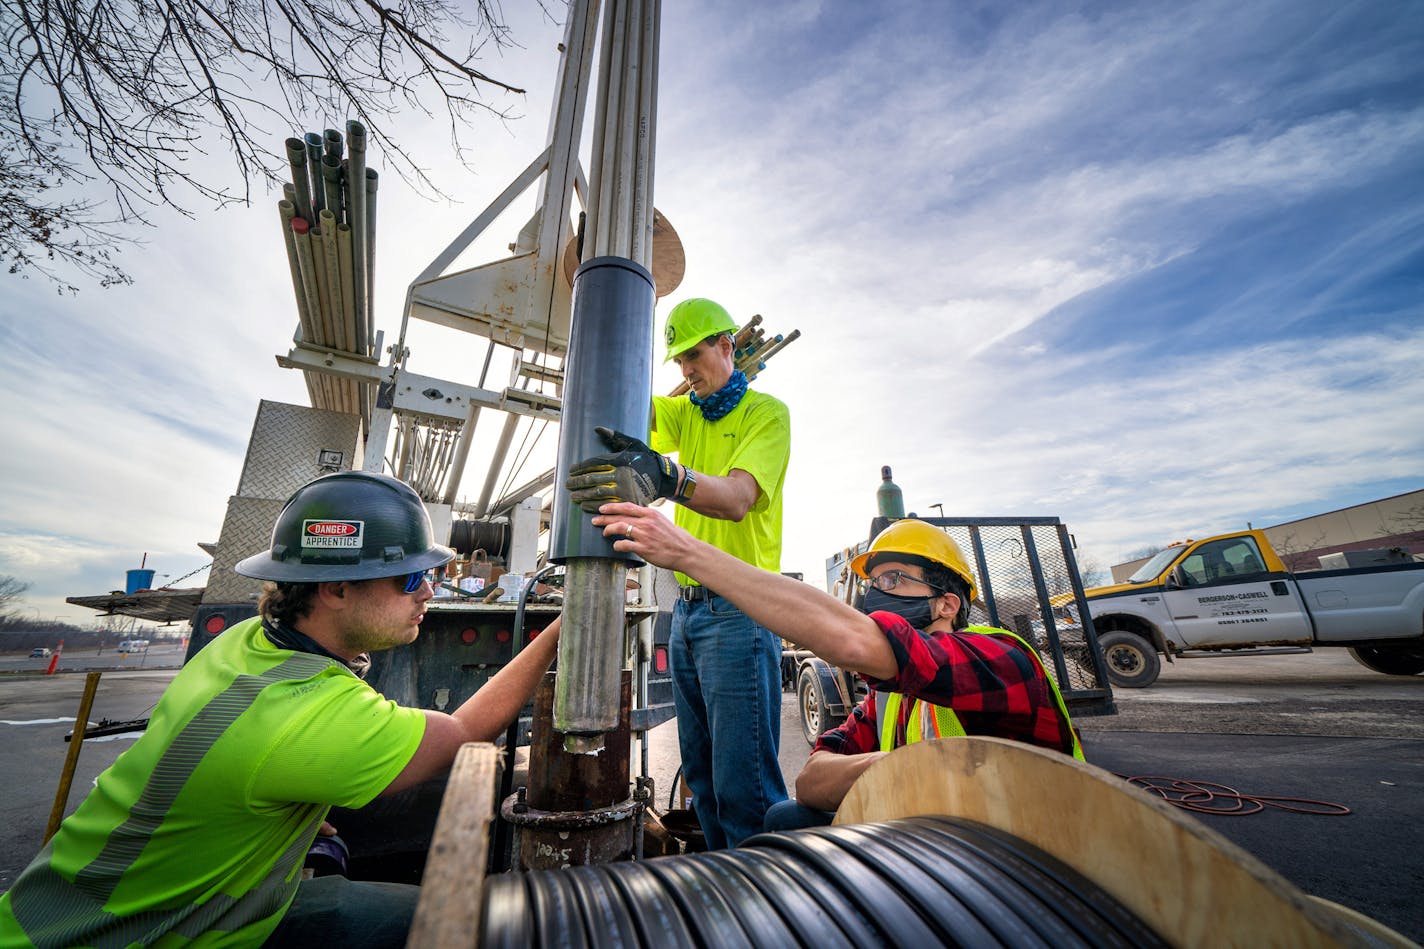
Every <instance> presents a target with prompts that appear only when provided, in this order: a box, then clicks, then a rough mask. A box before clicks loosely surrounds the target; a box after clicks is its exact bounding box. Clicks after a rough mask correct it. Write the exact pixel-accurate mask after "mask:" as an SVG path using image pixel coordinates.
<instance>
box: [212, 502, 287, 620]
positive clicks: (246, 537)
mask: <svg viewBox="0 0 1424 949" xmlns="http://www.w3.org/2000/svg"><path fill="white" fill-rule="evenodd" d="M286 500H287V499H286V497H285V496H284V497H283V498H282V499H281V500H271V499H268V498H243V497H232V498H228V502H227V515H226V516H225V517H224V518H223V526H222V534H221V535H220V536H219V538H218V549H217V552H216V553H215V554H214V555H213V568H212V569H211V570H209V571H208V585H207V588H206V589H205V590H204V591H203V603H204V604H209V603H251V604H253V605H256V603H257V596H258V594H260V593H261V592H262V581H261V580H253V579H251V578H249V577H240V576H238V575H237V574H236V573H234V572H233V569H232V568H233V566H234V565H235V564H236V563H237V562H238V561H239V560H242V559H243V558H244V557H250V556H251V555H253V554H255V553H260V552H261V551H264V550H266V549H267V548H268V546H269V545H270V544H271V543H272V524H273V523H274V522H275V521H276V520H277V515H278V514H280V513H281V512H282V505H283V504H285V503H286Z"/></svg>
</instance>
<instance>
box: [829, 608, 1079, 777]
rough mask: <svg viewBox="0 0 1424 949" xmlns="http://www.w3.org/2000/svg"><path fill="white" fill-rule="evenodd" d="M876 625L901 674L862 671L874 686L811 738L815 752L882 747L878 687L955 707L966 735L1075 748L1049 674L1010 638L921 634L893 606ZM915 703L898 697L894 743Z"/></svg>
mask: <svg viewBox="0 0 1424 949" xmlns="http://www.w3.org/2000/svg"><path fill="white" fill-rule="evenodd" d="M870 618H871V619H873V620H875V622H876V623H877V624H878V625H879V626H880V629H881V630H882V631H883V632H884V633H885V638H886V639H888V640H889V641H890V648H891V649H893V650H894V651H895V661H896V663H897V664H899V666H900V672H899V674H898V675H896V676H893V677H892V678H889V679H883V680H877V679H874V678H871V677H870V676H866V677H865V679H866V681H867V682H869V683H870V688H871V690H872V691H871V693H870V695H869V697H867V698H866V700H865V701H864V702H861V703H860V704H859V705H858V706H856V708H855V710H854V711H853V712H852V713H851V715H850V717H849V718H847V719H846V720H845V722H844V723H843V724H842V725H841V726H840V727H839V728H836V729H834V730H832V731H829V732H826V734H824V735H822V736H821V737H820V739H819V740H818V741H817V742H816V749H815V750H816V751H829V752H832V753H834V754H838V755H855V754H863V753H865V752H868V751H879V750H880V735H879V734H878V733H877V732H876V730H875V691H874V690H876V689H881V690H884V691H887V692H900V693H903V694H904V695H905V696H907V697H909V698H916V699H921V700H923V701H925V702H932V703H933V704H935V705H940V706H943V707H945V708H950V709H953V710H954V712H955V714H956V715H958V716H959V721H960V723H961V724H963V725H964V731H965V732H966V733H967V734H970V735H989V736H991V737H994V738H1011V739H1013V740H1015V741H1022V742H1027V743H1028V744H1030V745H1039V746H1041V747H1044V748H1054V749H1057V750H1058V751H1062V752H1064V753H1065V754H1070V755H1071V754H1072V753H1073V736H1072V732H1071V730H1070V728H1069V725H1068V720H1067V719H1066V718H1065V717H1064V716H1063V714H1062V713H1061V712H1059V710H1058V703H1057V702H1055V701H1054V698H1053V690H1052V688H1051V687H1050V686H1049V683H1048V680H1047V679H1045V678H1044V676H1043V674H1042V673H1040V672H1039V669H1038V664H1037V663H1035V662H1034V661H1033V660H1032V659H1031V658H1029V657H1028V656H1027V655H1026V654H1025V653H1024V650H1023V647H1022V646H1020V645H1019V644H1018V642H1017V641H1015V640H1014V639H1013V637H1011V636H1008V635H1004V636H995V635H992V634H986V633H971V632H966V631H963V630H961V631H959V632H954V633H938V632H936V633H923V632H920V631H919V630H917V629H915V628H914V627H912V626H911V625H910V624H909V623H907V622H905V621H904V620H903V619H901V618H900V617H899V616H896V615H895V614H894V613H884V612H876V613H871V614H870ZM912 705H913V703H912V702H902V703H900V714H899V716H898V721H897V722H896V725H895V747H897V748H898V747H900V746H901V745H903V744H904V743H905V723H906V720H907V718H908V716H909V713H910V708H911V706H912Z"/></svg>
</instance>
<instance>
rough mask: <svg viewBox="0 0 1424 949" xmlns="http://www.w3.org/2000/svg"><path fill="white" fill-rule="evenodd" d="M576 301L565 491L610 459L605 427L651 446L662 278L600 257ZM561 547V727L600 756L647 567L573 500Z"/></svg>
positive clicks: (557, 555) (577, 278)
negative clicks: (627, 628)
mask: <svg viewBox="0 0 1424 949" xmlns="http://www.w3.org/2000/svg"><path fill="white" fill-rule="evenodd" d="M573 292H574V300H573V321H572V329H571V332H570V339H569V351H568V357H567V359H566V360H565V362H564V370H565V378H564V403H563V418H562V419H561V420H560V425H559V462H558V472H559V474H558V480H559V483H560V484H562V482H563V481H565V480H566V479H567V477H568V472H569V469H570V468H571V467H572V466H573V465H575V464H577V463H578V462H579V461H582V460H583V459H584V458H588V457H589V456H591V455H597V454H602V453H603V452H606V451H607V450H608V447H607V446H606V445H604V444H603V442H602V440H601V439H600V438H599V437H598V433H597V432H595V431H594V428H595V427H596V426H606V427H608V428H613V429H617V430H618V431H621V432H627V433H629V434H631V435H634V436H636V437H640V438H641V437H646V436H647V434H648V430H649V428H650V426H651V420H652V418H651V416H652V352H653V306H654V303H655V299H654V296H653V278H652V274H650V273H648V271H647V270H645V269H644V268H643V267H641V266H639V265H638V264H636V263H634V262H633V261H631V260H628V259H626V258H622V257H595V258H594V259H592V260H589V261H586V262H585V263H584V264H582V265H581V266H580V267H579V268H578V270H577V271H576V272H575V273H574V291H573ZM551 538H552V539H551V540H550V544H549V559H550V560H551V561H553V562H554V563H565V564H567V565H568V574H567V577H566V578H565V583H564V590H565V597H564V611H565V612H564V626H563V632H562V633H561V634H560V636H559V666H558V668H559V677H558V683H557V685H556V687H555V692H554V727H555V728H556V729H557V730H558V731H560V732H563V733H564V734H565V735H568V736H571V737H570V745H569V747H570V750H576V748H577V750H582V751H591V750H596V748H598V747H601V745H600V743H599V742H598V741H597V740H596V739H593V738H592V736H596V735H601V734H603V733H606V732H610V731H612V730H613V729H614V728H616V727H617V724H618V674H619V671H620V670H621V668H622V663H623V638H624V629H623V626H624V624H623V612H624V604H625V603H626V600H627V593H626V584H627V566H628V564H630V563H632V564H638V563H640V562H641V561H639V560H638V558H636V557H634V556H633V555H631V554H627V553H621V552H618V551H615V550H614V549H613V544H612V542H611V541H609V540H608V539H607V538H605V537H604V536H603V531H601V530H600V529H598V528H596V527H594V526H593V523H592V519H591V515H589V514H586V513H584V511H583V510H582V509H581V508H579V506H578V505H576V504H574V503H573V502H572V501H571V500H570V498H569V494H568V492H567V491H564V490H559V491H557V492H556V493H555V495H554V510H553V527H552V532H551ZM584 738H587V739H588V740H587V741H585V740H583V739H584Z"/></svg>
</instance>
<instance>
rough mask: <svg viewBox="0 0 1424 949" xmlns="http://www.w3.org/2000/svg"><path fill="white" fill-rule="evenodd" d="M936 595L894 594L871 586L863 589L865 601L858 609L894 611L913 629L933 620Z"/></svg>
mask: <svg viewBox="0 0 1424 949" xmlns="http://www.w3.org/2000/svg"><path fill="white" fill-rule="evenodd" d="M937 599H939V597H937V596H896V595H895V594H893V593H886V592H885V591H884V590H879V589H876V588H875V587H871V588H870V589H869V590H866V591H865V602H863V603H862V604H861V605H860V611H861V612H862V613H865V614H867V615H869V614H870V613H875V612H877V611H879V612H885V613H894V614H895V615H896V616H898V617H900V618H901V619H903V620H904V621H905V622H907V623H909V624H910V625H911V626H913V627H915V629H924V628H926V627H927V626H929V625H930V623H933V622H934V601H935V600H937Z"/></svg>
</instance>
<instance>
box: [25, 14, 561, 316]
mask: <svg viewBox="0 0 1424 949" xmlns="http://www.w3.org/2000/svg"><path fill="white" fill-rule="evenodd" d="M540 2H541V6H542V5H543V0H540ZM545 13H546V15H547V14H548V10H547V9H546V10H545ZM451 36H457V37H460V38H461V40H460V41H461V42H465V43H466V45H465V46H464V47H463V49H461V48H460V47H458V46H456V45H454V44H453V42H452V40H451V39H450V37H451ZM466 38H467V39H466ZM491 44H492V46H493V48H494V49H495V50H498V49H501V48H505V47H508V46H510V45H512V44H513V41H512V39H511V38H510V35H509V30H508V27H506V26H505V25H504V23H503V17H502V13H501V10H500V6H499V0H476V2H475V3H474V4H473V9H472V10H470V11H469V14H468V15H467V14H466V12H465V5H464V4H461V3H459V0H400V2H398V3H395V4H389V5H388V4H385V3H381V2H378V0H158V2H153V0H0V158H3V159H4V166H3V168H0V225H4V232H3V233H0V263H3V264H4V265H5V266H6V267H7V268H8V269H9V271H10V272H11V273H12V274H18V275H21V276H25V275H28V273H30V272H32V271H33V272H38V273H41V274H43V275H44V276H46V277H47V278H48V279H50V280H51V281H53V282H55V283H56V285H58V286H59V287H60V289H61V290H65V289H67V290H71V291H73V290H74V289H75V288H74V287H72V286H70V285H67V284H65V283H64V282H63V280H62V279H61V278H60V277H59V275H58V271H57V268H58V267H59V266H60V265H63V266H65V267H71V268H76V269H78V270H79V272H81V273H83V274H84V275H85V276H87V277H90V278H93V279H97V280H98V281H99V282H100V283H101V284H103V285H108V284H112V283H123V282H128V281H129V278H128V276H127V275H126V274H125V273H124V272H123V271H122V269H120V268H119V267H118V265H117V264H116V263H115V262H114V261H113V260H112V259H111V257H110V253H111V251H112V248H113V247H114V246H115V245H116V244H118V243H120V242H121V241H122V240H125V239H126V238H121V237H119V236H118V234H119V232H118V231H117V230H116V229H115V228H116V227H117V225H119V224H121V223H123V224H133V223H138V224H148V223H149V219H148V214H149V213H151V211H152V210H153V209H154V208H158V207H164V206H166V207H170V208H173V209H175V210H177V211H179V212H181V213H183V214H185V215H189V216H191V215H192V214H193V213H194V207H193V203H194V200H193V199H194V198H196V199H197V201H198V203H204V204H212V205H214V206H219V207H220V206H222V205H225V204H229V203H233V202H239V203H245V202H247V201H248V200H249V199H250V197H251V194H252V184H253V181H254V179H258V180H261V179H266V180H267V181H268V182H269V183H272V184H276V183H277V182H279V181H280V180H282V173H283V170H284V168H285V154H284V153H283V151H282V149H281V148H280V143H281V142H282V140H283V139H285V138H286V137H287V136H289V135H290V134H292V133H291V129H293V128H301V127H303V126H304V125H306V124H309V122H310V120H311V117H312V116H318V117H320V116H327V117H328V118H327V119H325V120H324V121H326V122H329V123H331V124H336V123H337V122H339V121H343V120H345V119H346V118H356V119H359V120H360V121H361V122H362V124H363V125H365V127H366V130H367V135H368V140H369V141H370V142H371V147H372V148H373V149H374V150H375V151H376V152H378V153H379V154H380V155H381V156H382V158H383V159H384V160H385V162H386V163H387V164H389V165H390V166H391V167H392V168H393V170H394V171H395V172H396V174H398V175H400V176H401V177H402V178H403V179H404V180H406V181H407V182H409V183H411V184H413V185H414V186H416V187H417V188H418V189H420V190H422V191H425V192H426V193H430V194H435V195H440V194H442V192H441V191H440V189H439V188H438V187H437V186H436V185H435V184H434V182H432V181H431V180H430V179H429V177H428V176H427V175H426V172H425V170H424V168H422V167H421V166H420V165H419V164H417V162H416V160H415V159H414V157H413V156H412V155H411V154H410V153H408V152H406V151H405V150H404V149H403V148H402V146H401V144H400V143H399V142H398V141H397V140H396V139H395V138H394V129H393V127H392V126H391V117H392V116H393V115H394V114H396V113H397V112H398V111H399V110H400V109H401V108H403V107H411V106H413V107H415V108H417V109H420V110H421V111H422V112H424V113H425V114H427V115H429V114H431V112H430V108H431V105H433V106H434V107H435V108H437V109H443V110H444V113H445V115H446V117H447V118H448V122H449V127H450V130H451V144H452V146H453V148H454V151H455V154H456V155H457V156H461V157H462V160H463V155H464V154H465V150H464V148H463V147H462V145H461V143H460V132H461V130H462V129H465V128H467V127H468V126H469V124H470V121H471V120H472V119H473V118H474V117H476V116H478V115H483V116H486V117H492V118H495V119H497V120H505V119H508V118H510V117H511V114H512V113H511V107H510V106H506V105H498V104H495V103H493V102H491V101H490V100H489V98H487V96H488V95H489V94H491V93H493V94H495V95H498V96H500V97H506V96H509V95H518V94H521V93H522V92H523V90H522V89H521V88H519V87H518V86H516V85H513V84H511V83H507V82H505V81H502V80H500V79H496V78H494V77H492V76H491V75H490V74H489V73H487V72H486V71H484V70H482V69H478V68H476V63H477V62H478V61H479V59H480V56H481V54H482V52H483V51H484V50H485V48H486V46H488V45H491ZM430 100H434V101H433V102H432V103H431V105H427V102H430ZM318 121H322V120H321V119H318ZM205 142H206V143H209V144H212V143H217V142H220V143H221V144H222V148H223V150H224V151H225V152H227V153H228V154H229V155H230V156H231V160H232V163H233V166H234V170H235V171H236V173H237V178H238V179H240V180H241V182H242V188H241V190H240V191H238V192H235V191H233V190H231V189H230V185H229V184H227V183H225V182H224V181H223V180H221V179H220V178H213V177H209V175H210V174H211V173H207V174H204V173H200V172H199V171H197V170H195V162H194V159H195V158H197V157H200V156H202V155H204V154H205V153H206V152H205V148H204V143H205ZM274 143H277V144H275V145H274ZM96 186H101V187H102V188H103V189H104V192H99V193H96V192H94V190H93V189H94V188H95V187H96ZM103 193H106V194H107V196H106V197H99V196H96V194H103ZM105 205H112V206H113V207H114V208H115V213H114V215H113V219H112V220H102V219H101V218H100V217H99V216H98V215H99V214H100V213H101V208H103V207H104V206H105Z"/></svg>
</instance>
